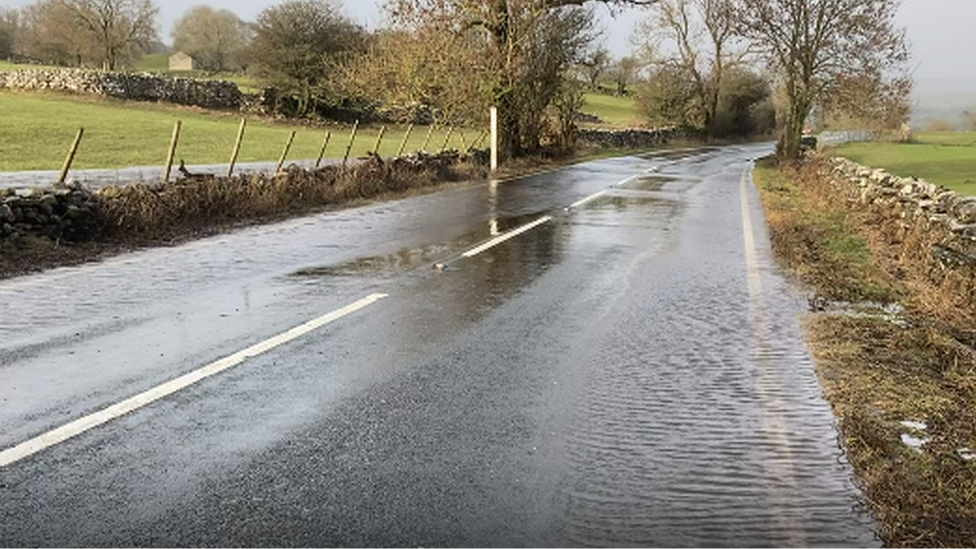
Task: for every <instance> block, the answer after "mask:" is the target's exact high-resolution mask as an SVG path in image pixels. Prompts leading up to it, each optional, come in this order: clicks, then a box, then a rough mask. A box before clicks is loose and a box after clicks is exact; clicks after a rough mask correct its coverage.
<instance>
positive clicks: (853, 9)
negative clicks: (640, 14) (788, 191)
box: [735, 0, 909, 160]
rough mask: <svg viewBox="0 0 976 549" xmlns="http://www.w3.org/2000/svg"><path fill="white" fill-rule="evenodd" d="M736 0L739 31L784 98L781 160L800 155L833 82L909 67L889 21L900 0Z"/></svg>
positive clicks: (898, 33)
mask: <svg viewBox="0 0 976 549" xmlns="http://www.w3.org/2000/svg"><path fill="white" fill-rule="evenodd" d="M735 1H736V4H737V6H736V10H735V16H736V20H737V28H738V30H739V32H740V33H741V34H742V35H743V36H745V37H747V38H749V39H751V41H752V42H753V44H754V45H755V46H756V47H758V48H762V49H763V50H764V51H765V53H766V54H767V58H768V59H769V61H770V62H771V64H772V65H773V67H774V68H775V69H776V71H777V73H778V77H779V80H780V85H781V87H782V89H783V92H784V95H785V99H786V105H785V112H784V113H782V118H783V123H784V130H783V135H782V137H781V139H780V142H779V146H778V148H777V155H778V156H779V158H780V159H781V160H792V159H795V158H797V157H798V156H799V152H800V140H801V138H802V136H803V130H804V127H805V125H806V121H807V117H808V116H809V114H810V111H811V108H812V107H813V105H814V102H815V101H816V99H817V97H819V96H821V95H823V94H824V93H825V92H827V91H828V90H829V89H830V87H831V86H832V85H833V84H834V83H835V82H837V80H838V78H839V77H841V76H844V75H857V74H871V75H878V76H879V77H881V76H884V75H886V74H889V73H891V72H892V71H899V70H900V68H901V67H902V66H903V65H904V64H905V63H906V62H907V61H908V58H909V53H908V48H907V45H906V41H905V37H904V31H902V30H900V29H898V28H896V27H895V23H894V18H895V14H896V13H897V11H898V7H899V6H900V4H901V1H900V0H735Z"/></svg>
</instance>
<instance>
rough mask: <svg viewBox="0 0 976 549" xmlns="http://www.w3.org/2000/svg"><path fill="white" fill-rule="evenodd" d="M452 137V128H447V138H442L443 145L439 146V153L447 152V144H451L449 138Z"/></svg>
mask: <svg viewBox="0 0 976 549" xmlns="http://www.w3.org/2000/svg"><path fill="white" fill-rule="evenodd" d="M452 135H454V126H450V127H448V128H447V137H445V138H444V145H443V146H441V152H444V151H446V150H447V144H448V143H450V142H451V136H452Z"/></svg>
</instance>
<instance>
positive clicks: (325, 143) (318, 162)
mask: <svg viewBox="0 0 976 549" xmlns="http://www.w3.org/2000/svg"><path fill="white" fill-rule="evenodd" d="M330 139H332V132H331V131H329V132H325V141H323V142H322V150H320V151H319V158H318V160H316V161H315V169H318V168H319V166H321V165H322V158H323V157H324V156H325V148H326V147H328V146H329V140H330Z"/></svg>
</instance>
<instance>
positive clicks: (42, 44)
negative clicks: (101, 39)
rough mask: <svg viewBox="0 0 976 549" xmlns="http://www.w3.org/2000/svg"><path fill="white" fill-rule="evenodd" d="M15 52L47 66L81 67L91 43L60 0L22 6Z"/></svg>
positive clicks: (89, 51) (88, 52)
mask: <svg viewBox="0 0 976 549" xmlns="http://www.w3.org/2000/svg"><path fill="white" fill-rule="evenodd" d="M18 19H19V20H18V31H17V36H16V37H15V49H16V50H17V53H19V54H20V55H23V56H26V57H29V58H31V59H34V60H38V61H42V62H44V63H47V64H51V65H79V66H80V65H82V64H83V63H85V62H87V61H89V60H90V59H91V57H92V42H91V40H88V39H87V37H86V36H83V35H82V33H81V31H80V29H79V28H78V21H77V20H76V19H75V17H74V14H73V13H72V12H71V10H69V9H68V7H67V6H66V5H65V4H64V3H63V2H61V1H60V0H39V1H38V2H34V3H33V4H29V5H27V6H25V7H24V8H23V9H22V10H21V12H20V16H19V18H18Z"/></svg>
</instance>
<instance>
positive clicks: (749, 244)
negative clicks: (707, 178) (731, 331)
mask: <svg viewBox="0 0 976 549" xmlns="http://www.w3.org/2000/svg"><path fill="white" fill-rule="evenodd" d="M748 179H749V172H748V170H747V171H743V172H742V180H741V181H740V183H739V195H740V196H741V198H742V200H741V202H742V233H743V235H744V239H745V247H746V270H747V272H748V275H749V300H750V303H752V304H753V305H756V304H757V300H758V299H759V298H760V297H761V295H762V276H761V274H760V272H759V261H758V260H757V259H756V235H755V233H754V232H753V230H752V218H751V217H750V216H749V198H748V196H747V194H746V182H747V181H748Z"/></svg>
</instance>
